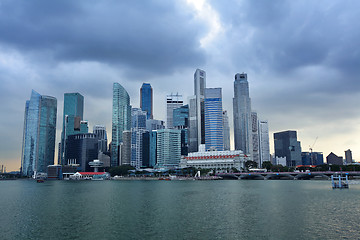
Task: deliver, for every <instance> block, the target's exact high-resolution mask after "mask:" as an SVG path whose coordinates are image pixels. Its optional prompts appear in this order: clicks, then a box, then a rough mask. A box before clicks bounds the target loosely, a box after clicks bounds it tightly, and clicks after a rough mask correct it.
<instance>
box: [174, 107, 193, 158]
mask: <svg viewBox="0 0 360 240" xmlns="http://www.w3.org/2000/svg"><path fill="white" fill-rule="evenodd" d="M173 114H174V115H173V125H174V128H176V129H180V131H181V155H182V156H187V155H188V153H189V129H188V128H189V105H185V106H181V107H179V108H176V109H174V111H173Z"/></svg>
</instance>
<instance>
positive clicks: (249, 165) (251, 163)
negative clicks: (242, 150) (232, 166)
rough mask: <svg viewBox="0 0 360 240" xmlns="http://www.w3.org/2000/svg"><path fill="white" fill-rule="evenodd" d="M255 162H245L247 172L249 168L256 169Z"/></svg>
mask: <svg viewBox="0 0 360 240" xmlns="http://www.w3.org/2000/svg"><path fill="white" fill-rule="evenodd" d="M257 166H258V165H257V162H254V161H246V162H245V169H246V170H247V171H249V169H250V168H257Z"/></svg>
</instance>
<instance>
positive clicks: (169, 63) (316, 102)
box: [0, 1, 360, 171]
mask: <svg viewBox="0 0 360 240" xmlns="http://www.w3.org/2000/svg"><path fill="white" fill-rule="evenodd" d="M359 6H360V3H357V2H336V1H323V2H319V3H315V2H311V1H305V2H300V3H296V2H289V1H283V2H276V3H273V2H266V1H264V2H258V3H255V2H252V1H240V2H238V1H234V2H229V3H227V4H226V5H223V3H221V2H214V1H197V2H193V1H175V2H169V3H168V2H157V3H154V2H146V3H143V4H142V5H138V4H136V3H116V4H114V3H112V4H108V3H107V2H106V1H103V2H98V3H97V6H96V7H93V8H92V7H87V4H84V2H74V3H71V2H66V3H64V2H60V1H59V2H56V1H54V2H52V3H51V4H50V3H48V4H45V3H43V2H34V3H33V4H31V5H30V4H25V3H22V2H16V1H14V2H4V3H2V4H1V6H0V10H1V11H2V13H3V14H1V15H0V20H1V22H3V23H4V24H3V25H1V26H0V32H1V33H2V34H1V35H0V50H1V51H0V72H1V77H0V83H1V85H2V88H1V90H0V96H1V98H0V100H1V102H3V104H1V105H0V111H1V112H2V113H5V114H4V116H3V117H2V118H1V120H0V121H1V122H0V127H1V133H2V136H3V139H2V140H1V144H0V146H1V147H0V153H1V157H0V164H4V165H5V166H7V170H9V171H10V170H17V169H18V168H19V167H20V159H21V143H22V130H23V119H24V102H25V101H26V100H27V99H28V98H29V93H30V92H31V90H32V89H34V90H35V91H38V92H40V93H41V94H45V95H49V96H54V97H55V98H57V101H58V109H57V110H58V112H57V129H56V146H57V144H58V143H59V142H60V139H61V138H60V136H61V129H62V118H63V116H62V112H63V100H64V99H63V95H64V93H71V92H79V93H80V94H82V95H83V96H84V113H85V114H84V120H87V121H88V122H89V128H90V129H91V128H92V127H93V126H94V125H97V124H101V125H104V126H105V127H106V129H107V131H108V139H111V130H110V129H111V112H112V104H111V102H112V84H113V83H114V82H118V83H120V84H121V85H122V86H123V87H124V88H125V89H126V90H127V91H128V93H129V95H130V99H131V100H130V101H131V105H132V106H133V107H140V102H139V101H140V100H139V99H140V96H139V89H140V87H141V84H142V83H143V82H147V83H150V84H151V86H152V88H153V91H154V95H153V96H154V113H153V115H154V119H159V120H165V119H166V117H165V116H166V104H165V103H164V99H165V97H166V95H167V94H169V93H171V92H178V93H179V94H181V95H183V99H184V104H187V103H188V100H187V99H188V97H190V96H192V95H193V92H192V87H193V73H194V71H195V69H197V68H199V69H203V70H204V71H206V85H207V86H216V87H221V88H222V89H223V98H224V99H223V109H224V110H226V111H227V112H228V116H229V121H230V128H231V129H233V120H232V98H233V79H234V75H235V74H236V73H241V72H246V73H247V74H248V81H249V85H250V97H251V101H252V102H251V104H252V108H253V109H254V110H255V111H256V112H257V113H258V115H259V116H258V117H259V119H261V120H267V121H268V123H269V136H270V145H271V146H270V152H271V153H273V152H274V146H273V137H272V135H273V133H274V132H280V131H287V130H296V131H297V133H298V140H299V141H301V147H302V150H303V151H307V150H308V149H309V146H312V144H313V143H314V141H315V139H316V138H317V137H318V140H317V142H316V145H315V146H314V151H317V152H318V151H321V152H324V156H326V155H327V154H329V153H330V152H334V153H335V154H337V155H339V156H344V151H345V150H347V149H351V150H353V158H354V159H355V160H359V159H360V151H357V150H356V149H357V146H358V145H359V144H360V140H358V139H357V138H356V137H357V135H358V134H359V133H360V125H359V124H358V119H359V118H360V111H357V104H356V103H357V102H358V98H359V95H360V87H359V85H358V81H357V78H358V76H359V69H358V65H359V59H360V56H359V55H358V53H357V52H358V51H357V48H358V47H357V44H356V43H357V42H358V40H359V38H360V33H359V31H360V30H359V29H360V28H359V27H358V24H359V23H358V22H359V21H357V19H358V16H359V10H358V9H359ZM40 10H41V11H42V12H49V14H39V12H38V11H40ZM102 12H105V13H106V15H103V14H102ZM119 12H121V13H124V14H119ZM130 12H131V14H130ZM145 12H146V13H147V14H146V15H147V17H146V18H143V17H140V16H144V13H145ZM50 13H51V14H50ZM125 13H126V14H125ZM9 16H16V18H13V17H9ZM15 19H16V21H15ZM110 19H112V20H113V21H109V20H110ZM58 20H61V21H58ZM68 21H73V22H74V23H75V24H69V22H68ZM164 21H165V22H166V23H167V26H165V25H161V24H160V22H164ZM19 22H21V23H23V24H18V23H19ZM45 22H46V23H48V24H44V23H45ZM126 22H131V23H132V25H131V26H132V27H131V28H129V27H126V24H125V25H124V23H126ZM121 23H123V24H122V25H121ZM179 23H180V24H179ZM119 24H120V26H119ZM35 26H36V29H37V31H36V32H35V31H34V29H35V28H34V27H35ZM80 26H82V27H81V28H80ZM350 26H351V27H350ZM119 27H120V28H119ZM59 29H61V31H59ZM119 29H122V30H121V31H119ZM170 29H176V31H175V30H170ZM94 32H95V33H98V34H93V33H94ZM139 32H141V33H143V34H142V35H141V37H140V35H139ZM24 39H25V40H26V41H24ZM239 56H240V57H239ZM20 86H21V87H20ZM5 103H6V104H5ZM230 132H231V135H232V132H233V130H231V131H230ZM231 139H232V140H231V142H233V136H231ZM56 156H57V155H56ZM56 159H57V157H55V162H56Z"/></svg>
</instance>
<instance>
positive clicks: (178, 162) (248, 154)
mask: <svg viewBox="0 0 360 240" xmlns="http://www.w3.org/2000/svg"><path fill="white" fill-rule="evenodd" d="M153 94H154V91H153V88H152V87H151V85H150V84H149V83H143V85H142V86H141V88H140V107H139V108H136V107H132V106H131V104H130V96H129V94H128V92H127V91H126V89H125V88H124V87H123V86H122V85H120V84H119V83H114V84H113V101H112V128H111V133H112V134H111V136H112V138H111V142H110V144H109V143H108V138H107V132H106V128H105V126H103V125H94V127H93V131H92V132H89V125H88V121H86V120H84V97H83V96H82V95H81V94H80V93H65V94H64V108H63V116H62V132H61V139H60V142H59V144H58V157H57V158H58V164H59V165H61V166H62V168H61V171H62V172H63V174H65V175H66V174H67V172H69V173H70V172H75V171H78V172H83V173H86V172H91V171H92V170H93V168H94V166H95V165H96V169H97V167H98V166H101V167H115V166H120V165H132V166H133V167H135V168H136V169H140V168H167V169H172V168H178V167H199V168H213V169H218V170H222V171H224V170H229V169H231V168H236V169H240V168H243V167H244V163H245V162H246V161H253V162H255V163H256V165H257V166H258V167H261V166H262V164H263V163H264V162H268V161H271V162H272V163H273V164H275V165H283V166H288V167H295V166H298V165H320V164H323V155H322V153H320V152H312V151H310V152H302V151H301V146H300V142H299V141H298V140H297V133H296V131H284V132H277V133H274V147H275V154H274V156H271V155H270V149H269V126H268V121H266V120H262V119H259V116H258V113H257V112H255V111H253V110H252V108H251V99H250V96H249V83H248V80H247V74H246V73H237V74H236V75H235V80H234V96H233V122H234V128H233V136H234V138H233V140H234V150H230V148H231V147H230V146H231V143H230V142H231V138H230V135H231V134H230V126H229V116H228V112H227V110H225V109H223V96H222V89H221V88H220V87H214V88H209V87H207V86H206V72H205V71H203V70H200V69H196V71H195V73H194V95H193V96H190V97H189V98H188V99H187V104H184V99H183V97H182V95H181V94H179V93H176V94H173V93H171V94H169V95H167V96H166V99H165V100H166V122H165V121H163V120H158V119H154V115H153V110H154V108H153ZM56 117H57V100H56V99H55V98H54V97H49V96H44V95H40V94H39V93H37V92H35V91H34V90H33V91H32V93H31V97H30V100H28V101H26V105H25V116H24V132H23V145H22V159H21V173H22V175H24V176H31V175H33V174H35V173H36V172H40V173H45V172H47V171H48V169H47V168H48V166H50V168H49V169H50V170H49V171H51V172H52V174H55V173H58V172H59V171H60V170H59V169H58V167H57V165H54V154H55V135H56ZM352 161H353V160H352V155H351V151H350V150H348V151H346V152H345V161H344V160H343V159H342V157H338V156H336V155H335V154H334V153H331V154H330V155H329V156H328V157H327V162H328V163H330V164H349V163H351V162H352Z"/></svg>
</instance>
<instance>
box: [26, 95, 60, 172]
mask: <svg viewBox="0 0 360 240" xmlns="http://www.w3.org/2000/svg"><path fill="white" fill-rule="evenodd" d="M56 115H57V100H56V98H54V97H50V96H43V95H40V94H39V93H37V92H35V91H34V90H32V92H31V98H30V100H28V101H26V105H25V116H24V129H23V144H22V156H21V173H22V175H23V176H31V175H33V174H34V172H43V173H46V172H47V166H48V165H53V164H54V153H55V135H56Z"/></svg>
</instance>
